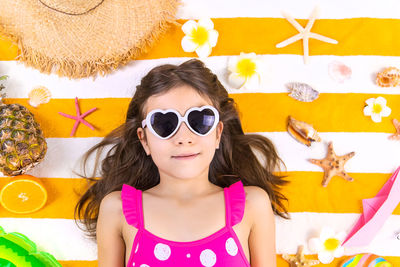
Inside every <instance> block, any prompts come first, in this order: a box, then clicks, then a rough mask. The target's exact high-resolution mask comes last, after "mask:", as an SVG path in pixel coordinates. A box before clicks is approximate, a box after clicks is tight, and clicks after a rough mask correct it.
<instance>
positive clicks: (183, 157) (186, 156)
mask: <svg viewBox="0 0 400 267" xmlns="http://www.w3.org/2000/svg"><path fill="white" fill-rule="evenodd" d="M198 155H199V153H197V154H192V155H185V156H172V158H174V159H182V160H185V159H194V158H195V157H197V156H198Z"/></svg>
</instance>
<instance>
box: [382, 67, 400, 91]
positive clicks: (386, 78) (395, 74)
mask: <svg viewBox="0 0 400 267" xmlns="http://www.w3.org/2000/svg"><path fill="white" fill-rule="evenodd" d="M399 83H400V70H399V69H398V68H395V67H389V68H386V69H384V70H383V71H382V72H379V73H378V75H377V76H376V84H378V85H379V86H380V87H395V86H397V85H399Z"/></svg>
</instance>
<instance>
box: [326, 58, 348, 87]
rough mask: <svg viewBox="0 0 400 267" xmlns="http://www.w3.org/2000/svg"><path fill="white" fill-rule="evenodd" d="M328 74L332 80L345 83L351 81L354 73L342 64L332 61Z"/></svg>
mask: <svg viewBox="0 0 400 267" xmlns="http://www.w3.org/2000/svg"><path fill="white" fill-rule="evenodd" d="M328 73H329V76H331V78H332V80H334V81H335V82H338V83H343V82H344V81H345V80H347V79H350V77H351V73H352V71H351V69H350V68H349V67H348V66H346V65H345V64H343V63H342V62H339V61H332V62H331V63H329V65H328Z"/></svg>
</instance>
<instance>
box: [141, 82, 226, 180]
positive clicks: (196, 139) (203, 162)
mask: <svg viewBox="0 0 400 267" xmlns="http://www.w3.org/2000/svg"><path fill="white" fill-rule="evenodd" d="M204 105H210V106H212V105H213V104H212V102H211V101H210V100H209V99H208V98H206V97H203V96H201V95H200V94H198V93H197V92H196V91H195V89H193V88H192V87H190V86H189V85H182V86H179V87H175V88H172V89H170V90H169V91H167V92H166V93H163V94H160V95H154V96H151V97H149V98H148V100H147V102H146V104H145V106H144V116H146V115H147V114H148V113H149V112H150V111H151V110H154V109H175V110H177V111H178V112H179V113H180V114H181V116H184V115H185V112H186V111H187V110H188V109H190V108H192V107H201V106H204ZM222 129H223V123H222V122H219V123H218V125H217V127H216V128H215V129H214V130H212V131H211V132H210V133H209V134H208V135H206V136H199V135H197V134H195V133H193V132H192V131H191V130H190V129H189V128H188V127H187V125H186V123H182V124H181V125H180V126H179V129H178V131H177V132H176V133H175V134H174V135H173V136H172V137H171V138H169V139H165V140H163V139H160V138H159V137H157V136H155V135H154V134H153V133H152V132H151V131H150V130H149V128H148V127H145V128H144V129H143V128H138V130H137V134H138V137H139V140H140V142H141V143H142V145H143V148H144V150H145V151H146V154H147V155H150V156H151V157H152V159H153V161H154V163H155V164H156V166H157V167H158V170H159V172H160V177H165V176H168V177H171V178H178V179H190V178H197V177H200V176H206V177H208V170H209V166H210V162H211V160H212V159H213V157H214V153H215V149H217V148H218V147H219V142H220V138H221V133H222ZM187 155H192V156H187Z"/></svg>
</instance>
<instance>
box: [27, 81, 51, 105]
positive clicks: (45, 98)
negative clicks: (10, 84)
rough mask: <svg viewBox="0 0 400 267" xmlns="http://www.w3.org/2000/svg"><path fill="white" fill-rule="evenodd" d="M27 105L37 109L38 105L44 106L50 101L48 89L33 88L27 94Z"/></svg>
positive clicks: (42, 87)
mask: <svg viewBox="0 0 400 267" xmlns="http://www.w3.org/2000/svg"><path fill="white" fill-rule="evenodd" d="M28 96H29V101H28V103H29V105H31V106H32V107H35V108H37V107H38V106H39V105H40V104H45V103H48V102H49V101H50V97H51V93H50V91H49V89H47V88H46V87H44V86H39V87H35V88H33V89H32V90H31V91H30V92H29V94H28Z"/></svg>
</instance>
